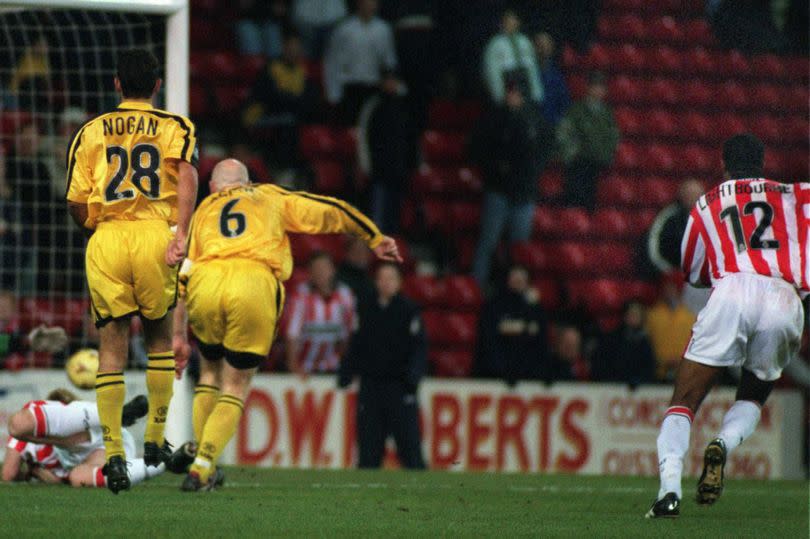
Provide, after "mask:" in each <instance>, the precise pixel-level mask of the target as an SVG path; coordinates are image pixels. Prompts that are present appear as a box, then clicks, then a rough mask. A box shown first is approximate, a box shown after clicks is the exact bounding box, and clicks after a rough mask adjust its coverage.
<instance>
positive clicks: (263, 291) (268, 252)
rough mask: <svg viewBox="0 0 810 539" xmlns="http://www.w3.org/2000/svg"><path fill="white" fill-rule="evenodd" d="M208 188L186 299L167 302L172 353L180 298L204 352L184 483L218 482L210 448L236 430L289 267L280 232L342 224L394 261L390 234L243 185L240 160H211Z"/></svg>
mask: <svg viewBox="0 0 810 539" xmlns="http://www.w3.org/2000/svg"><path fill="white" fill-rule="evenodd" d="M211 193H212V194H211V195H210V196H209V197H208V198H206V199H205V200H204V201H203V202H202V203H201V204H200V206H199V207H198V208H197V212H196V213H195V214H194V219H193V221H192V225H191V237H190V238H189V240H190V243H189V249H188V258H187V259H186V261H185V262H184V263H183V269H182V271H181V272H180V281H181V283H186V294H185V306H184V304H183V301H182V300H181V301H180V303H179V304H178V308H177V311H176V312H175V351H176V353H177V357H178V363H183V364H184V363H185V361H186V360H187V356H188V345H187V343H186V340H185V339H186V335H185V327H186V320H185V318H184V317H185V309H186V308H187V310H188V319H189V322H190V325H191V330H192V332H193V333H194V335H195V336H196V337H197V340H198V342H199V343H200V352H201V354H202V356H203V360H202V365H201V368H200V381H199V385H198V386H197V388H196V390H195V395H194V405H193V425H194V437H195V439H196V440H197V441H198V445H197V450H196V459H195V461H194V464H193V465H192V467H191V470H190V471H189V474H188V476H187V477H186V480H185V481H184V482H183V486H182V489H183V490H185V491H197V490H208V489H211V488H213V487H214V486H216V485H218V484H220V483H221V480H222V478H221V472H220V471H219V470H218V469H217V468H216V461H217V458H218V457H219V455H220V454H221V453H222V450H223V449H224V448H225V446H226V445H227V443H228V441H229V440H230V438H231V437H232V436H233V433H234V431H235V430H236V425H237V424H238V422H239V418H240V416H241V414H242V403H243V400H244V399H245V397H246V395H247V392H248V389H249V387H250V381H251V379H252V377H253V375H254V373H255V372H256V369H257V367H258V365H259V364H260V363H261V362H262V361H263V360H264V359H265V358H266V357H267V353H268V352H269V351H270V346H271V345H272V344H273V339H274V338H275V335H276V331H277V324H278V320H279V318H280V316H281V312H282V309H283V307H284V285H283V284H282V283H283V282H284V281H285V280H287V278H289V276H290V274H291V273H292V269H293V260H292V256H291V254H290V240H289V238H288V237H287V233H288V232H299V233H306V234H330V233H349V234H353V235H354V236H357V237H359V238H361V239H362V240H363V241H365V242H366V244H367V245H368V246H369V247H370V248H371V249H372V250H373V251H374V253H375V254H376V255H377V257H378V258H380V259H382V260H390V261H396V262H401V261H402V259H401V258H400V255H399V251H398V249H397V244H396V242H395V241H394V240H393V239H392V238H389V237H386V236H383V235H382V234H381V233H380V231H379V230H378V229H377V227H376V226H375V225H374V223H372V222H371V221H370V220H369V219H368V218H367V217H366V216H365V215H363V214H362V213H360V212H359V211H357V210H356V209H355V208H353V207H352V206H350V205H349V204H347V203H345V202H343V201H341V200H338V199H335V198H329V197H322V196H317V195H313V194H310V193H303V192H290V191H286V190H284V189H282V188H281V187H277V186H275V185H252V184H250V183H249V181H248V172H247V169H246V168H245V166H244V165H243V164H242V163H240V162H239V161H236V160H234V159H226V160H224V161H221V162H219V163H218V164H217V166H216V167H215V168H214V171H213V173H212V176H211ZM181 288H182V287H181ZM223 359H224V361H222V360H223Z"/></svg>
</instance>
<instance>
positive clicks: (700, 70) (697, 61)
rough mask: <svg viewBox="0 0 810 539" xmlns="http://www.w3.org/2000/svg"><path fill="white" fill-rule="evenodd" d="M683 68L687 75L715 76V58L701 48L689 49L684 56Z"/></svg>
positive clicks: (712, 54)
mask: <svg viewBox="0 0 810 539" xmlns="http://www.w3.org/2000/svg"><path fill="white" fill-rule="evenodd" d="M683 68H684V71H685V72H687V73H692V74H697V75H715V74H717V64H716V56H715V55H714V53H713V52H709V51H707V50H706V49H704V48H703V47H695V48H693V49H689V50H688V51H687V52H686V53H685V54H684V58H683Z"/></svg>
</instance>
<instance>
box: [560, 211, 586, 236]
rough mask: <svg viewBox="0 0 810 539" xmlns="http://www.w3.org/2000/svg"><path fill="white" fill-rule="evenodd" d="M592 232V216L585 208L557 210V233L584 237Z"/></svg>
mask: <svg viewBox="0 0 810 539" xmlns="http://www.w3.org/2000/svg"><path fill="white" fill-rule="evenodd" d="M590 232H591V218H590V215H589V214H588V212H587V211H586V210H585V209H584V208H562V209H560V210H558V212H557V222H556V231H555V233H556V235H557V236H559V237H562V238H573V237H584V236H587V235H588V234H589V233H590Z"/></svg>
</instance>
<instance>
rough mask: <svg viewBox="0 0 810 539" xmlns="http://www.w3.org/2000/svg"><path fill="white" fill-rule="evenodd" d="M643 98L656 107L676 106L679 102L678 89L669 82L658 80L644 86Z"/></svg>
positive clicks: (669, 80)
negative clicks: (663, 105)
mask: <svg viewBox="0 0 810 539" xmlns="http://www.w3.org/2000/svg"><path fill="white" fill-rule="evenodd" d="M645 94H646V95H645V96H643V97H646V99H647V102H649V103H653V104H656V105H660V104H665V105H676V104H678V103H679V102H680V100H681V96H680V95H679V88H678V87H677V85H676V84H675V83H674V82H673V81H672V80H671V79H666V78H658V79H655V80H653V81H652V82H650V83H649V84H647V85H646V92H645Z"/></svg>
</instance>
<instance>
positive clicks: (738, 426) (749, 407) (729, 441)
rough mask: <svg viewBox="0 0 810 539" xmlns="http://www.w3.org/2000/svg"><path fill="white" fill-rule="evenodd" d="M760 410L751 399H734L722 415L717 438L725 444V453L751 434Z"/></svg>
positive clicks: (757, 420)
mask: <svg viewBox="0 0 810 539" xmlns="http://www.w3.org/2000/svg"><path fill="white" fill-rule="evenodd" d="M761 414H762V410H761V409H760V407H759V405H758V404H756V403H755V402H752V401H736V402H734V404H732V405H731V408H729V409H728V412H726V415H724V416H723V424H722V426H721V427H720V434H719V436H718V438H720V439H721V440H723V442H725V444H726V451H727V453H731V452H732V451H733V450H734V449H736V448H737V446H738V445H740V444H741V443H742V442H743V440H745V439H746V438H748V437H749V436H751V434H753V433H754V430H755V429H756V428H757V424H758V423H759V417H760V415H761Z"/></svg>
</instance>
